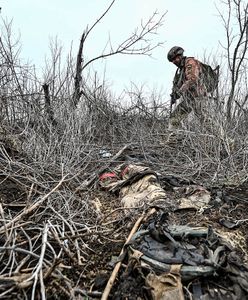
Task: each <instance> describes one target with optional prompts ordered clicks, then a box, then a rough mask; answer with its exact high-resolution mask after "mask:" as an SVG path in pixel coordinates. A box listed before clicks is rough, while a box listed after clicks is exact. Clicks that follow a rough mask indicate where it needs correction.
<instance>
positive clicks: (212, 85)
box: [201, 62, 220, 93]
mask: <svg viewBox="0 0 248 300" xmlns="http://www.w3.org/2000/svg"><path fill="white" fill-rule="evenodd" d="M201 67H202V81H203V84H204V85H205V87H206V89H207V92H208V93H213V92H214V91H215V90H216V89H217V87H218V83H219V69H220V66H219V65H218V66H217V67H216V68H215V69H213V68H212V67H211V66H209V65H207V64H204V63H202V62H201Z"/></svg>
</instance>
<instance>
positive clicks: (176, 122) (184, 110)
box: [169, 98, 192, 129]
mask: <svg viewBox="0 0 248 300" xmlns="http://www.w3.org/2000/svg"><path fill="white" fill-rule="evenodd" d="M191 111H192V106H191V105H189V101H188V99H185V98H184V99H181V102H180V103H179V104H178V105H177V106H176V108H175V109H174V110H173V112H172V113H171V116H170V120H169V129H174V128H179V127H180V125H181V122H182V121H183V120H184V119H185V118H186V117H187V115H188V114H189V113H190V112H191Z"/></svg>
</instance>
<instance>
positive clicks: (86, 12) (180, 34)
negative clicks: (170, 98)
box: [0, 0, 224, 93]
mask: <svg viewBox="0 0 248 300" xmlns="http://www.w3.org/2000/svg"><path fill="white" fill-rule="evenodd" d="M110 2H111V1H110V0H72V1H68V0H22V1H20V0H9V1H7V0H2V1H1V2H0V4H1V6H2V17H3V18H6V17H7V18H8V19H13V29H14V31H15V32H18V31H19V32H20V34H21V41H22V57H23V58H25V59H29V60H30V61H31V62H32V63H34V64H35V65H36V66H37V67H38V68H42V66H44V57H45V55H46V54H48V53H49V39H50V38H54V37H56V36H57V38H58V40H59V41H60V42H61V44H62V45H63V46H64V51H65V52H67V51H69V49H70V45H71V42H73V49H74V51H75V52H76V50H77V48H78V45H79V40H80V37H81V34H82V32H83V30H84V28H85V27H86V26H87V24H89V25H92V24H93V22H95V20H96V19H97V18H98V17H99V16H100V15H101V14H102V13H103V11H104V10H105V8H106V7H107V6H108V5H109V4H110ZM215 2H216V3H217V5H218V1H213V0H187V1H183V0H152V1H151V0H116V3H115V4H114V6H113V8H112V9H111V11H110V12H109V13H108V15H107V16H106V17H105V18H104V19H103V20H102V21H101V24H100V26H99V25H98V26H97V27H96V29H95V30H94V32H92V34H91V36H90V38H89V40H88V42H87V44H86V47H85V51H86V52H85V53H86V56H87V57H88V58H92V57H94V56H96V55H99V54H100V53H101V52H102V50H103V48H104V46H105V43H106V41H107V39H108V37H109V35H110V36H111V40H112V43H113V44H115V43H116V44H118V42H121V41H122V40H123V39H125V38H127V37H128V36H129V35H130V34H131V33H132V32H133V30H134V28H136V27H137V26H138V25H139V24H140V21H141V20H142V19H143V20H146V19H147V18H148V17H149V16H151V15H152V13H153V12H154V11H155V10H157V11H158V12H159V13H160V14H162V13H164V12H166V11H167V14H166V16H165V22H164V25H163V27H161V28H160V30H159V31H158V35H157V37H156V38H157V40H159V41H164V42H165V44H164V45H163V47H161V48H158V49H156V50H155V51H154V52H153V58H154V59H151V58H148V57H141V56H135V57H134V56H132V57H131V56H126V55H124V56H123V55H118V56H116V57H112V58H111V57H110V58H109V59H108V60H105V61H104V62H99V63H98V64H96V65H94V69H95V70H96V71H99V72H100V73H101V72H102V71H103V69H104V68H106V78H107V80H108V82H109V83H110V84H112V89H113V91H117V92H120V91H121V90H122V89H123V88H125V87H129V86H130V81H132V82H135V83H137V84H141V83H144V84H146V86H147V88H149V89H153V88H154V87H157V88H158V89H160V88H163V89H164V90H166V91H167V93H168V92H169V89H170V87H171V81H172V77H173V74H174V72H175V67H174V66H173V65H172V64H170V63H169V62H168V61H167V60H166V53H167V52H168V50H169V49H170V48H171V47H172V46H174V45H180V46H182V47H183V48H184V49H185V50H186V51H185V54H186V55H188V56H197V57H199V58H201V57H203V56H204V53H205V51H206V53H207V54H209V53H211V52H212V53H215V52H216V51H217V49H218V47H219V45H218V41H219V40H221V39H222V38H223V37H224V36H223V26H222V24H221V21H220V19H219V17H218V16H217V14H218V13H217V10H216V7H215Z"/></svg>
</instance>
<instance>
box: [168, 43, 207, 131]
mask: <svg viewBox="0 0 248 300" xmlns="http://www.w3.org/2000/svg"><path fill="white" fill-rule="evenodd" d="M183 52H184V49H183V48H181V47H178V46H175V47H173V48H171V49H170V51H169V52H168V55H167V58H168V60H169V61H170V62H172V63H173V64H174V65H176V66H177V71H176V74H175V77H174V80H173V88H172V94H171V104H174V103H176V102H178V104H177V106H176V108H175V109H174V110H173V111H172V112H171V114H170V122H169V129H174V128H178V127H179V126H180V124H181V121H182V120H184V119H185V118H186V117H187V116H188V114H189V113H190V112H191V111H193V112H194V114H195V115H196V116H197V117H198V118H199V120H200V122H201V124H203V123H204V121H205V119H206V109H205V106H206V99H207V96H208V93H209V91H210V89H209V88H208V87H207V85H206V82H204V76H205V75H204V76H203V73H204V72H203V71H204V70H203V67H207V68H210V69H211V67H210V66H208V65H205V64H202V63H201V62H200V61H199V60H197V59H195V58H194V57H186V56H183ZM210 71H211V72H213V70H212V69H211V70H210ZM207 76H208V75H207ZM205 81H206V80H205Z"/></svg>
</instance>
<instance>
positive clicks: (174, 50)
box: [167, 46, 184, 62]
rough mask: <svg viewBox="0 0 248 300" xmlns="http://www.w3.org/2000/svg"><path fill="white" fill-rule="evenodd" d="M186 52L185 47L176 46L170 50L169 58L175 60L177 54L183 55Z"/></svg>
mask: <svg viewBox="0 0 248 300" xmlns="http://www.w3.org/2000/svg"><path fill="white" fill-rule="evenodd" d="M183 52H184V49H183V48H182V47H178V46H174V47H172V48H171V49H170V51H169V52H168V54H167V58H168V60H169V61H170V62H172V61H173V59H174V58H175V57H176V56H177V55H182V54H183Z"/></svg>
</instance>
